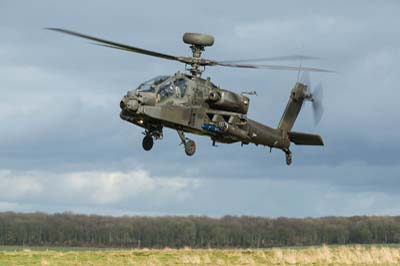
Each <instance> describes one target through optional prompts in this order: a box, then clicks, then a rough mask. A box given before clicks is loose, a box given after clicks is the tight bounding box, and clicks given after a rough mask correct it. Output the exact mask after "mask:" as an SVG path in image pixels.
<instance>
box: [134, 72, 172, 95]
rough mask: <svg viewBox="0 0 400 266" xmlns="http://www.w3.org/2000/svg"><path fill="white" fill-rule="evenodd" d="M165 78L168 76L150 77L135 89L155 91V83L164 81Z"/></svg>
mask: <svg viewBox="0 0 400 266" xmlns="http://www.w3.org/2000/svg"><path fill="white" fill-rule="evenodd" d="M167 78H169V76H157V77H155V78H152V79H151V80H148V81H146V82H144V83H142V84H140V86H139V87H138V88H137V90H138V91H142V92H155V88H156V87H157V85H158V84H160V83H162V82H163V81H165V80H166V79H167Z"/></svg>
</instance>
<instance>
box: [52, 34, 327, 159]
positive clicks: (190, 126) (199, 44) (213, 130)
mask: <svg viewBox="0 0 400 266" xmlns="http://www.w3.org/2000/svg"><path fill="white" fill-rule="evenodd" d="M46 29H47V30H51V31H56V32H60V33H64V34H68V35H72V36H76V37H80V38H84V39H88V40H91V41H94V44H96V45H100V46H104V47H107V48H113V49H119V50H122V51H126V52H134V53H139V54H144V55H149V56H153V57H158V58H162V59H166V60H172V61H177V62H181V63H184V64H185V70H187V71H188V73H181V72H177V73H175V74H174V75H169V76H157V77H155V78H153V79H151V80H149V81H146V82H143V83H142V84H140V85H139V86H138V88H137V89H135V90H131V91H128V92H127V94H126V95H125V96H123V98H122V99H121V101H120V108H121V113H120V117H121V118H122V119H123V120H125V121H127V122H130V123H132V124H134V125H137V126H139V127H142V128H143V129H144V132H143V134H144V138H143V142H142V146H143V149H144V150H146V151H149V150H151V149H152V147H153V144H154V140H160V139H162V137H163V128H165V127H166V128H171V129H173V130H176V131H177V133H178V136H179V138H180V140H181V141H182V144H184V150H185V153H186V154H187V155H188V156H192V155H193V154H194V153H195V151H196V143H195V142H194V141H193V140H191V139H189V138H187V137H186V135H185V133H192V134H197V135H203V136H208V137H210V139H211V141H212V145H214V146H215V145H216V143H217V142H218V143H227V144H229V143H237V142H239V143H241V144H242V145H247V144H251V143H252V144H255V145H262V146H266V147H269V148H270V150H272V149H273V148H275V149H280V150H282V151H283V152H284V154H285V158H286V163H287V165H290V164H291V163H292V153H291V151H290V144H291V143H294V144H296V145H320V146H322V145H324V143H323V140H322V138H321V136H319V135H316V134H309V133H303V132H295V131H292V128H293V125H294V123H295V121H296V118H297V116H298V114H299V112H300V110H301V108H302V107H303V103H304V102H305V101H310V102H311V103H312V106H313V110H314V118H315V121H316V122H318V121H319V120H320V119H321V115H322V111H323V108H322V105H321V100H320V97H319V96H320V95H321V94H322V86H321V85H320V84H319V85H318V86H317V87H316V88H315V90H313V92H311V88H310V81H309V77H308V75H309V74H308V72H333V71H330V70H326V69H320V68H310V67H304V66H298V67H296V66H282V65H265V64H261V65H259V64H248V62H254V61H269V60H270V61H278V60H291V59H299V60H307V59H315V58H313V57H307V56H301V55H293V56H281V57H271V58H259V59H248V60H235V61H233V60H232V61H215V60H211V59H205V58H202V57H201V55H202V52H203V51H204V50H205V48H206V47H210V46H212V45H213V44H214V37H213V36H211V35H208V34H200V33H185V34H184V35H183V42H184V43H186V44H188V45H190V49H191V51H192V56H188V57H184V56H174V55H169V54H165V53H159V52H155V51H151V50H146V49H142V48H138V47H135V46H131V45H126V44H122V43H117V42H113V41H108V40H105V39H101V38H98V37H93V36H89V35H86V34H82V33H79V32H75V31H70V30H66V29H60V28H46ZM208 66H223V67H236V68H254V69H271V70H291V71H298V72H299V73H300V72H303V75H302V76H303V78H302V81H297V82H296V84H295V85H294V87H293V89H292V90H291V92H290V96H289V101H288V103H287V105H286V108H285V110H284V112H283V115H282V117H281V119H280V122H279V124H278V126H277V127H276V128H273V127H270V126H268V125H265V124H262V123H260V122H257V121H254V120H252V119H249V118H248V117H247V112H248V110H249V105H250V99H249V97H248V96H246V95H248V94H250V95H251V94H254V93H251V92H250V93H247V94H246V93H240V94H238V93H235V92H233V91H230V90H227V89H223V88H221V87H219V86H217V85H215V84H214V83H213V82H212V81H211V79H210V78H207V79H204V78H202V77H201V76H202V73H203V72H204V71H205V68H206V67H208Z"/></svg>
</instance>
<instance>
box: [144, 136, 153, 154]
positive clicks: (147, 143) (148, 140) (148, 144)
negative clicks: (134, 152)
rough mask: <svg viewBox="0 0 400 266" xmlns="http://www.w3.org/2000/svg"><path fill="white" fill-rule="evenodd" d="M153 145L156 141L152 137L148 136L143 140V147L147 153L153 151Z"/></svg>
mask: <svg viewBox="0 0 400 266" xmlns="http://www.w3.org/2000/svg"><path fill="white" fill-rule="evenodd" d="M153 144H154V140H153V137H152V136H150V135H146V136H145V137H144V138H143V142H142V146H143V149H144V150H145V151H149V150H151V148H153Z"/></svg>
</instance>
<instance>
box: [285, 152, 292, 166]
mask: <svg viewBox="0 0 400 266" xmlns="http://www.w3.org/2000/svg"><path fill="white" fill-rule="evenodd" d="M286 164H287V165H291V164H292V153H291V152H288V153H286Z"/></svg>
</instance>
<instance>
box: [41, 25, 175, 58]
mask: <svg viewBox="0 0 400 266" xmlns="http://www.w3.org/2000/svg"><path fill="white" fill-rule="evenodd" d="M46 30H51V31H56V32H61V33H64V34H68V35H72V36H76V37H80V38H84V39H88V40H92V41H95V42H99V43H102V44H103V46H105V47H109V48H115V49H120V50H124V51H128V52H134V53H139V54H145V55H150V56H155V57H159V58H163V59H168V60H175V61H180V57H177V56H173V55H169V54H163V53H159V52H154V51H150V50H145V49H142V48H138V47H134V46H130V45H126V44H122V43H117V42H112V41H107V40H104V39H100V38H97V37H93V36H89V35H86V34H82V33H79V32H74V31H70V30H65V29H60V28H46Z"/></svg>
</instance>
